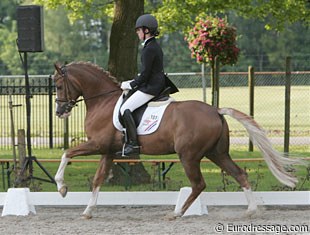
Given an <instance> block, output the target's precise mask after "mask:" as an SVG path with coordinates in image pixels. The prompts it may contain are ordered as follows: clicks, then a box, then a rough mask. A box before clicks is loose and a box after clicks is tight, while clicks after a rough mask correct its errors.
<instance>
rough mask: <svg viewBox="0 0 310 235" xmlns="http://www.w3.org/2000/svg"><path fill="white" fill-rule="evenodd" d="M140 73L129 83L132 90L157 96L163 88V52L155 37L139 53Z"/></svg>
mask: <svg viewBox="0 0 310 235" xmlns="http://www.w3.org/2000/svg"><path fill="white" fill-rule="evenodd" d="M141 64H142V66H141V73H140V75H139V76H137V77H135V79H134V80H133V81H132V82H131V83H130V86H131V87H132V88H133V89H137V90H140V91H142V92H144V93H147V94H150V95H154V96H156V95H159V94H160V92H161V91H162V90H163V89H164V88H165V76H164V72H163V71H164V68H163V51H162V49H161V47H160V46H159V45H158V43H157V41H156V39H155V37H152V38H150V39H148V40H147V41H146V42H145V44H144V47H143V49H142V53H141Z"/></svg>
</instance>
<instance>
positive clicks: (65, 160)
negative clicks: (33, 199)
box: [55, 152, 69, 197]
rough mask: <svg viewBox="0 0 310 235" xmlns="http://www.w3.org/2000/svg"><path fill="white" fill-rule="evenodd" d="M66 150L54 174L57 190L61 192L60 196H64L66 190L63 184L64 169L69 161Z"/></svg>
mask: <svg viewBox="0 0 310 235" xmlns="http://www.w3.org/2000/svg"><path fill="white" fill-rule="evenodd" d="M66 156H67V155H66V152H65V153H64V154H63V155H62V157H61V162H60V165H59V167H58V170H57V173H56V175H55V181H56V184H57V189H58V192H59V193H60V194H61V196H62V197H65V196H66V195H67V192H68V187H67V186H66V185H65V184H64V175H65V169H66V166H67V164H68V162H69V158H67V157H66Z"/></svg>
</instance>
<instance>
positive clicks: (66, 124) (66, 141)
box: [64, 118, 69, 149]
mask: <svg viewBox="0 0 310 235" xmlns="http://www.w3.org/2000/svg"><path fill="white" fill-rule="evenodd" d="M68 148H69V119H68V118H65V119H64V149H68Z"/></svg>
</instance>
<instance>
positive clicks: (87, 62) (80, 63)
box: [68, 61, 119, 84]
mask: <svg viewBox="0 0 310 235" xmlns="http://www.w3.org/2000/svg"><path fill="white" fill-rule="evenodd" d="M69 65H86V66H90V67H92V68H94V69H96V70H97V71H99V72H101V73H103V74H104V75H106V76H107V77H108V78H109V79H110V80H111V81H112V82H114V83H117V84H119V81H118V80H117V79H116V77H114V76H112V75H111V74H110V72H109V71H106V70H104V69H103V68H101V67H100V66H99V65H97V64H93V63H91V62H89V61H74V62H71V63H70V64H68V66H69Z"/></svg>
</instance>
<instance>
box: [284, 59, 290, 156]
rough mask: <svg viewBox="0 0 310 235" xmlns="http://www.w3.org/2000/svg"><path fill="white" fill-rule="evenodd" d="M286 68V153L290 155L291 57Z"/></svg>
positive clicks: (287, 60)
mask: <svg viewBox="0 0 310 235" xmlns="http://www.w3.org/2000/svg"><path fill="white" fill-rule="evenodd" d="M285 67H286V71H285V120H284V152H286V153H288V152H289V145H290V112H291V111H290V107H291V106H290V105H291V57H286V66H285Z"/></svg>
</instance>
